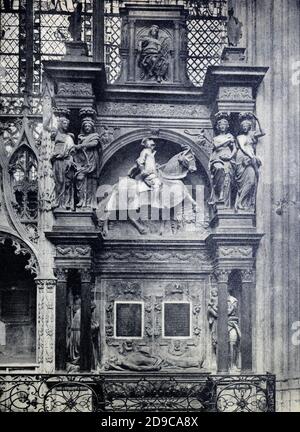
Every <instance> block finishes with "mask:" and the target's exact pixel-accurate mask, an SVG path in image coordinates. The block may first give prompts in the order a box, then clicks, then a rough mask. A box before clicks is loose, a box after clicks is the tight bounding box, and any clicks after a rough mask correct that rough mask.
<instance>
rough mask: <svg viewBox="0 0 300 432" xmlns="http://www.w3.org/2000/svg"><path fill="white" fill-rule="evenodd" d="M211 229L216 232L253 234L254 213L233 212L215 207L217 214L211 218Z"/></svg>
mask: <svg viewBox="0 0 300 432" xmlns="http://www.w3.org/2000/svg"><path fill="white" fill-rule="evenodd" d="M210 226H211V228H213V230H215V231H216V232H223V233H224V232H232V233H233V232H239V233H243V232H249V231H250V232H255V230H256V228H255V213H254V212H242V211H240V212H239V213H237V212H235V210H233V209H226V208H224V207H222V206H219V205H218V206H217V213H216V214H215V215H214V216H213V218H212V220H211V223H210Z"/></svg>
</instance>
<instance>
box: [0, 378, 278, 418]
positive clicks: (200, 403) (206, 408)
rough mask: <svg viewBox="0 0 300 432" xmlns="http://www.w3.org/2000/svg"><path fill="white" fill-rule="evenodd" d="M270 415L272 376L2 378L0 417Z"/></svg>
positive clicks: (272, 404)
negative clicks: (12, 414) (165, 413)
mask: <svg viewBox="0 0 300 432" xmlns="http://www.w3.org/2000/svg"><path fill="white" fill-rule="evenodd" d="M104 411H115V412H118V411H126V412H128V411H135V412H145V411H187V412H192V411H197V412H201V411H203V412H273V411H275V376H274V375H271V374H266V375H235V376H233V375H223V376H221V375H210V374H185V375H182V374H153V373H147V374H143V375H142V376H141V375H140V374H133V373H131V374H130V373H125V372H124V373H114V374H112V373H101V374H97V375H96V374H51V375H45V374H34V375H31V374H26V375H16V374H5V375H0V412H104Z"/></svg>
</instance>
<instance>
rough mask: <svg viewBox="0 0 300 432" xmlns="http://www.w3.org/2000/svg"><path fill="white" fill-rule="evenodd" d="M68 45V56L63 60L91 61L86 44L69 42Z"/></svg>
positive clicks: (66, 43)
mask: <svg viewBox="0 0 300 432" xmlns="http://www.w3.org/2000/svg"><path fill="white" fill-rule="evenodd" d="M65 45H66V55H65V56H64V58H63V60H67V61H83V60H84V61H89V57H88V55H89V52H88V47H87V44H86V43H85V42H81V41H67V42H65Z"/></svg>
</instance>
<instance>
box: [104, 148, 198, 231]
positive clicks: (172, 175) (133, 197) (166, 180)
mask: <svg viewBox="0 0 300 432" xmlns="http://www.w3.org/2000/svg"><path fill="white" fill-rule="evenodd" d="M196 170H197V168H196V160H195V155H194V153H193V152H192V150H191V149H190V148H187V147H184V150H183V151H182V152H180V153H178V154H177V155H175V156H173V157H172V158H171V159H170V160H169V161H168V162H167V163H166V164H164V165H161V166H160V167H159V168H158V177H159V179H160V182H161V186H160V187H159V189H158V190H156V191H155V190H153V189H151V187H149V186H148V185H147V184H146V183H145V182H144V181H143V180H142V179H141V178H139V177H136V178H134V179H133V178H130V177H123V178H120V180H119V182H118V183H116V184H115V185H114V186H113V187H112V188H111V187H109V186H108V187H107V186H100V188H99V189H98V192H97V198H98V200H99V206H98V211H97V214H98V218H99V220H102V221H103V222H104V224H103V235H106V234H107V231H108V223H109V220H116V212H117V211H118V212H119V214H120V212H122V211H125V212H126V219H128V220H129V221H130V222H131V223H132V224H133V225H134V226H135V228H136V229H137V230H138V231H139V232H140V234H146V233H147V229H146V227H145V226H144V225H143V223H142V222H141V220H140V211H141V209H142V208H146V209H147V212H148V209H149V207H150V208H154V207H155V208H156V209H157V210H158V212H160V214H161V212H163V210H166V209H169V210H170V209H174V208H175V207H176V206H177V205H179V204H181V203H182V202H183V201H184V200H186V199H187V200H188V201H189V202H190V203H191V204H192V207H193V209H194V210H195V209H196V207H197V204H196V201H195V200H194V199H193V197H192V196H191V194H190V192H189V191H188V189H187V187H186V185H185V184H184V183H183V181H182V180H183V179H184V178H185V177H186V176H187V175H188V173H193V172H195V171H196ZM147 214H148V213H147ZM112 215H113V216H114V219H113V218H112Z"/></svg>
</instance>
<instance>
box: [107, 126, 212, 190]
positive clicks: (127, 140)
mask: <svg viewBox="0 0 300 432" xmlns="http://www.w3.org/2000/svg"><path fill="white" fill-rule="evenodd" d="M149 135H151V132H150V131H149V129H138V130H136V131H133V132H128V133H126V134H124V135H121V136H120V137H118V138H117V139H115V140H114V141H113V142H112V143H111V144H110V146H109V147H108V148H107V149H106V150H105V151H104V154H103V162H102V168H103V167H104V166H105V165H106V163H107V162H108V161H109V160H110V159H111V157H112V156H113V155H114V154H115V153H116V152H117V151H118V150H120V149H122V148H123V147H125V146H126V145H128V144H131V143H132V142H134V141H138V140H142V138H144V137H145V136H149ZM156 138H157V139H165V140H167V141H169V142H173V143H175V144H178V145H184V144H185V145H188V146H189V147H191V149H192V150H193V152H194V153H195V156H196V158H197V160H198V161H199V163H200V164H201V166H202V168H203V170H204V172H205V173H206V176H207V180H208V182H209V184H210V174H209V170H208V162H209V158H208V156H207V155H206V153H205V152H204V151H203V150H202V149H201V147H200V146H199V145H197V144H196V143H195V142H194V141H193V140H191V139H190V138H188V137H186V136H185V135H181V134H179V133H178V132H174V131H171V130H166V129H159V132H158V135H157V137H156Z"/></svg>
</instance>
